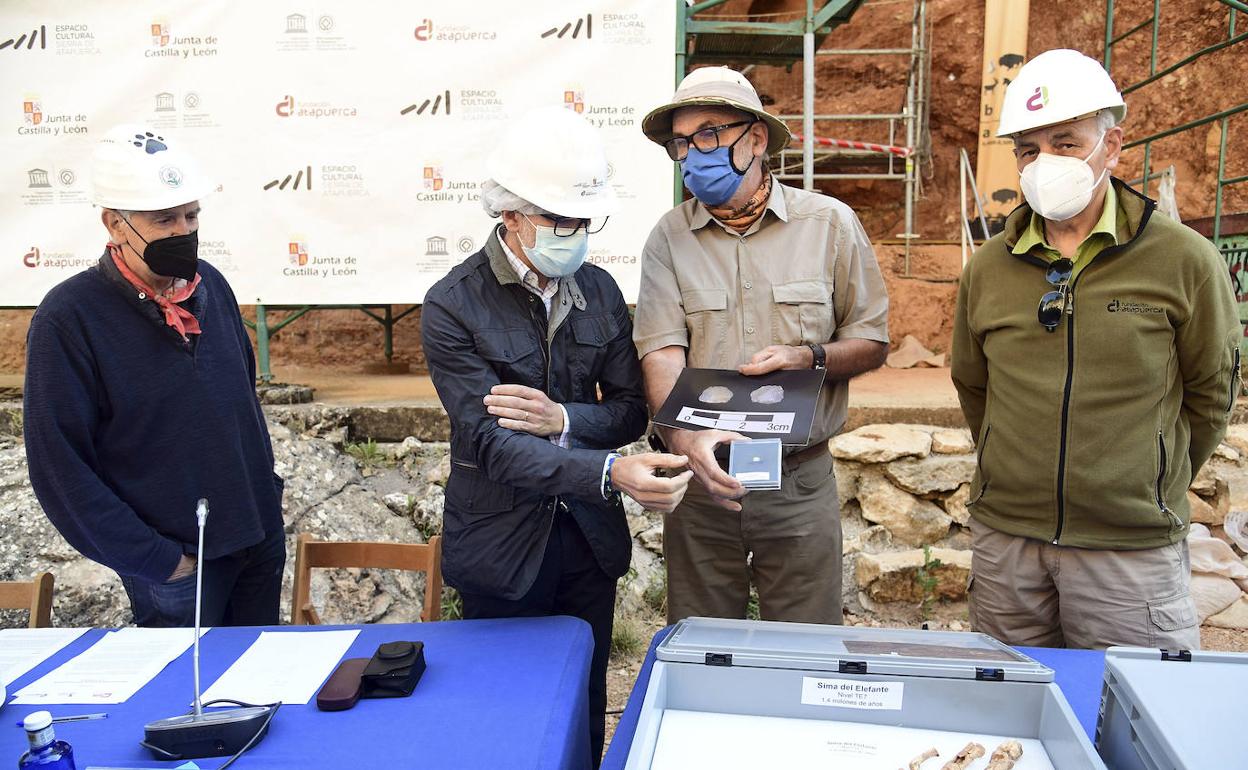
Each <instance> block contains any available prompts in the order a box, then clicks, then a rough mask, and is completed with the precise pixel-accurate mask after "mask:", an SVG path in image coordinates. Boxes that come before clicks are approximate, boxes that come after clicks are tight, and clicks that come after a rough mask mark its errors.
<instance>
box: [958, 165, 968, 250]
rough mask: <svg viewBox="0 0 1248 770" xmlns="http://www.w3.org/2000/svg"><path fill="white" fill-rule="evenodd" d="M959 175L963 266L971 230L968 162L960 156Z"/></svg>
mask: <svg viewBox="0 0 1248 770" xmlns="http://www.w3.org/2000/svg"><path fill="white" fill-rule="evenodd" d="M962 152H963V153H965V152H966V150H963V151H962ZM958 177H959V179H960V180H961V184H959V185H958V199H959V200H960V201H961V203H962V205H961V206H960V207H959V208H958V219H960V220H962V221H961V222H960V224H961V225H962V227H961V228H960V229H961V231H962V267H966V260H967V256H968V255H967V250H966V236H967V234H968V233H969V230H968V228H967V226H966V164H965V163H963V162H962V158H958Z"/></svg>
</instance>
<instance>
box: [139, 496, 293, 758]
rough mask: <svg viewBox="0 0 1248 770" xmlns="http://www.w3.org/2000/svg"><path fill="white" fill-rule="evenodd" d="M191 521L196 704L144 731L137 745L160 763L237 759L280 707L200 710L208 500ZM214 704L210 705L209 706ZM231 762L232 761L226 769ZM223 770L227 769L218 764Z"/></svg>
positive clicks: (241, 705)
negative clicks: (194, 525)
mask: <svg viewBox="0 0 1248 770" xmlns="http://www.w3.org/2000/svg"><path fill="white" fill-rule="evenodd" d="M195 519H196V521H197V522H198V524H199V550H198V552H197V554H196V559H195V641H194V652H193V653H192V660H193V664H194V669H195V701H194V705H193V706H192V710H191V713H190V714H183V715H181V716H176V717H168V718H166V719H157V720H156V721H154V722H148V723H147V724H146V725H144V726H143V740H142V741H140V742H139V745H141V746H143V747H145V748H147V749H149V750H150V751H151V752H152V753H153V754H155V755H156V756H157V758H159V759H188V758H197V757H223V756H225V755H227V754H234V755H235V756H237V755H239V754H242V753H243V752H244V751H246V750H247V749H250V748H251V747H252V746H254V745H256V744H257V743H259V742H260V741H261V740H262V739H263V738H264V736H265V735H267V734H268V730H269V723H270V722H272V721H273V716H274V715H275V714H276V713H277V709H278V708H279V707H280V706H281V705H282V704H280V703H273V704H269V705H264V706H253V705H249V704H245V703H239V702H238V701H222V702H226V703H233V704H235V705H236V706H239V708H229V709H221V710H220V711H209V712H207V713H205V712H204V710H203V704H202V703H201V697H200V688H199V624H200V612H201V610H202V607H203V589H204V560H203V553H204V527H205V526H206V525H207V523H208V501H207V500H205V499H203V498H200V500H199V502H198V503H196V505H195ZM217 702H218V701H212V702H210V703H209V704H208V705H209V706H211V705H213V703H217ZM230 762H233V760H230V761H229V762H227V763H226V765H228V764H230ZM222 767H225V765H222Z"/></svg>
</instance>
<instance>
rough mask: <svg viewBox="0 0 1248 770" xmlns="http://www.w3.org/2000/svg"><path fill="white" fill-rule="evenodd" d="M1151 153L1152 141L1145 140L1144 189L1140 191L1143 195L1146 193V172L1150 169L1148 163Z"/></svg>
mask: <svg viewBox="0 0 1248 770" xmlns="http://www.w3.org/2000/svg"><path fill="white" fill-rule="evenodd" d="M1152 155H1153V143H1152V142H1151V141H1150V142H1145V143H1144V189H1143V191H1142V192H1143V193H1144V194H1145V195H1148V172H1149V169H1150V165H1149V164H1150V162H1151V158H1152Z"/></svg>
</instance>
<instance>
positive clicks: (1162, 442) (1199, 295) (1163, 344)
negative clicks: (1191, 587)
mask: <svg viewBox="0 0 1248 770" xmlns="http://www.w3.org/2000/svg"><path fill="white" fill-rule="evenodd" d="M1113 184H1114V185H1115V189H1116V190H1117V192H1118V220H1117V221H1118V245H1117V246H1110V247H1109V248H1106V249H1105V250H1104V251H1102V252H1101V253H1100V254H1098V255H1096V256H1095V257H1094V258H1093V259H1092V260H1091V262H1089V263H1088V265H1087V266H1086V267H1085V268H1084V269H1083V270H1082V271H1081V272H1080V273H1079V274H1078V275H1077V276H1076V278H1075V280H1074V283H1073V284H1072V286H1071V299H1070V307H1073V312H1071V311H1070V310H1069V308H1068V312H1067V313H1066V314H1065V315H1064V316H1063V317H1062V320H1061V323H1060V324H1059V325H1058V327H1057V329H1056V331H1054V332H1052V333H1050V332H1047V331H1045V329H1044V327H1043V326H1041V325H1040V323H1039V321H1038V320H1037V318H1036V309H1037V306H1038V305H1039V301H1040V297H1041V295H1043V294H1044V293H1045V292H1046V291H1049V290H1050V289H1052V288H1053V287H1052V286H1050V285H1049V283H1048V281H1047V280H1046V278H1045V267H1046V266H1047V264H1048V262H1047V260H1045V259H1043V258H1041V257H1039V256H1036V255H1035V254H1033V253H1027V254H1021V255H1015V254H1011V253H1010V249H1011V248H1012V247H1013V245H1014V244H1015V243H1016V242H1017V240H1018V237H1019V235H1020V234H1021V233H1022V232H1023V231H1024V230H1025V229H1026V227H1027V223H1028V221H1029V220H1030V218H1031V213H1032V212H1031V208H1030V207H1029V206H1027V205H1026V204H1023V205H1021V206H1019V207H1018V208H1016V209H1015V210H1014V211H1013V212H1012V213H1011V214H1010V216H1009V217H1008V218H1007V219H1006V223H1005V229H1004V230H1003V232H1002V233H1001V234H999V235H997V236H996V237H994V238H992V239H991V240H989V241H988V242H987V243H985V244H984V245H983V246H982V247H981V248H980V249H978V250H977V251H976V252H975V254H974V255H973V256H972V258H971V260H970V262H969V263H968V264H967V266H966V269H965V270H964V271H963V273H962V279H961V283H960V286H959V289H958V306H957V315H956V318H955V321H954V332H953V356H952V367H953V371H952V373H953V382H954V385H955V386H956V387H957V390H958V398H959V400H960V401H961V404H962V413H963V414H964V415H965V416H966V421H967V424H969V425H970V428H971V431H972V433H973V435H974V436H975V437H976V448H977V453H978V463H979V467H978V471H977V472H976V474H975V479H974V481H973V482H972V484H971V490H970V492H971V503H970V511H971V515H972V516H974V517H975V518H976V519H977V520H978V521H980V522H982V523H983V524H986V525H988V526H990V527H992V528H993V529H996V530H999V531H1001V532H1005V533H1007V534H1011V535H1018V536H1022V537H1031V538H1036V539H1039V540H1045V541H1049V542H1053V543H1058V544H1060V545H1069V546H1078V547H1082V548H1099V549H1112V550H1130V549H1142V548H1155V547H1159V546H1163V545H1166V544H1169V543H1173V542H1176V541H1178V540H1180V539H1181V538H1183V537H1185V536H1186V535H1187V529H1188V523H1189V517H1190V511H1189V509H1188V504H1187V488H1188V485H1189V484H1190V483H1191V480H1192V477H1193V475H1194V474H1195V473H1196V471H1197V470H1199V469H1200V466H1201V465H1203V464H1204V463H1205V461H1206V460H1208V459H1209V456H1210V455H1211V454H1213V450H1214V449H1216V448H1217V445H1218V442H1219V441H1220V440H1221V439H1222V435H1223V433H1224V432H1225V430H1226V424H1227V420H1228V418H1229V416H1230V412H1231V409H1232V407H1233V406H1234V403H1235V395H1236V393H1237V391H1238V387H1239V346H1238V345H1239V339H1240V336H1241V334H1242V332H1241V327H1240V323H1239V316H1238V312H1237V308H1236V304H1235V297H1234V295H1233V293H1232V290H1231V281H1230V275H1229V273H1228V271H1227V266H1226V263H1225V261H1224V260H1223V259H1222V257H1221V255H1220V254H1219V253H1218V251H1217V249H1215V248H1214V247H1213V245H1212V244H1210V243H1209V241H1207V240H1205V239H1204V238H1202V237H1201V236H1200V235H1198V234H1197V233H1196V232H1194V231H1193V230H1191V229H1189V228H1187V227H1185V226H1184V225H1182V224H1180V223H1179V222H1176V221H1174V220H1172V219H1170V218H1169V217H1166V216H1165V215H1163V214H1159V213H1156V212H1155V211H1154V204H1153V201H1151V200H1149V199H1148V198H1145V197H1144V196H1142V195H1140V194H1139V193H1138V192H1136V191H1135V190H1133V189H1131V188H1130V187H1128V186H1126V185H1125V184H1123V183H1122V182H1121V181H1120V180H1117V179H1114V180H1113Z"/></svg>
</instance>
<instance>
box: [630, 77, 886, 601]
mask: <svg viewBox="0 0 1248 770" xmlns="http://www.w3.org/2000/svg"><path fill="white" fill-rule="evenodd" d="M642 130H643V131H644V132H645V134H646V136H647V137H649V138H650V139H651V140H652V141H654V142H655V143H657V144H660V145H663V146H664V148H665V149H666V150H667V153H668V156H669V157H670V158H671V159H672V160H674V161H677V162H679V163H680V168H681V175H682V177H683V179H684V183H685V187H686V188H687V189H688V190H689V192H690V193H692V194H693V196H694V197H693V199H692V200H688V201H685V202H684V203H682V204H681V205H679V206H677V207H676V208H674V209H672V210H671V211H669V212H668V213H667V214H665V215H664V216H663V218H662V219H660V220H659V223H658V224H657V225H656V226H655V228H654V230H653V231H652V232H651V233H650V237H649V239H648V240H647V241H646V245H645V249H644V251H643V253H642V267H641V270H642V273H641V290H640V294H639V298H638V301H637V315H636V329H635V332H634V340H635V341H636V343H637V350H638V353H639V354H640V355H641V357H642V371H643V374H644V376H645V383H646V397H647V400H648V402H649V406H650V408H651V409H652V410H656V411H657V410H658V408H659V407H660V406H661V405H662V404H663V402H664V401H665V400H666V399H667V396H668V394H669V393H670V392H671V390H672V387H673V385H674V384H675V382H676V379H677V378H678V377H679V375H680V372H681V370H682V369H684V367H686V366H691V367H699V368H712V369H737V370H738V371H740V372H742V373H743V374H747V375H761V374H766V373H768V372H773V371H777V370H780V369H812V368H814V369H819V368H822V369H826V370H827V379H826V382H825V385H824V388H823V392H822V393H821V394H820V398H819V404H818V407H817V410H816V414H815V419H814V427H813V430H812V432H811V436H810V444H809V446H808V447H807V448H805V449H800V450H797V451H792V452H789V453H788V454H786V456H785V457H784V461H783V471H782V488H781V489H780V490H778V491H753V492H750V493H749V494H748V495H746V494H745V489H744V488H743V487H742V486H741V484H740V483H739V482H737V480H736V479H734V478H733V477H731V476H729V475H728V474H727V473H726V472H725V470H724V468H723V467H722V466H721V465H720V461H719V460H717V459H716V456H715V449H716V447H717V446H718V445H720V444H723V443H726V442H730V441H733V440H735V439H739V438H741V436H739V435H738V434H735V433H728V432H725V431H717V430H704V431H687V430H673V429H666V428H664V429H660V437H661V440H662V441H663V442H665V443H666V445H667V446H668V447H670V448H671V451H673V452H675V453H677V454H681V455H686V456H688V457H689V462H690V467H691V468H692V469H693V472H694V478H695V480H696V483H694V484H691V485H690V488H689V494H688V495H687V496H686V498H685V500H684V502H683V503H682V505H680V506H679V507H678V508H676V510H675V511H673V512H672V513H670V514H668V515H667V516H666V517H665V519H664V530H663V548H664V555H665V556H666V563H667V574H668V620H669V621H671V622H675V621H676V620H679V619H680V618H683V617H688V616H692V615H706V616H714V617H744V616H745V612H746V606H747V604H748V602H749V596H750V585H751V583H752V584H753V585H754V586H755V587H756V588H757V590H758V599H759V611H760V614H761V615H762V617H763V618H764V619H768V620H789V621H804V622H814V623H840V622H841V617H842V616H841V521H840V512H839V509H838V501H837V494H836V479H835V478H834V477H833V473H832V457H831V455H830V454H829V453H828V446H827V442H828V439H830V438H832V436H834V435H835V434H836V433H837V432H839V431H840V430H841V428H842V427H843V426H844V425H845V419H846V412H847V400H848V380H849V378H850V377H853V376H854V375H856V374H860V373H862V372H865V371H868V370H871V369H875V368H877V367H879V366H880V365H881V364H883V362H884V357H885V355H886V354H887V352H888V296H887V294H886V293H885V289H884V282H883V280H882V278H881V277H880V271H879V267H878V265H877V264H876V261H875V254H874V253H873V251H872V249H871V244H870V242H869V241H868V239H867V236H866V234H865V233H864V232H863V229H862V226H861V225H860V224H859V222H858V218H857V216H855V215H854V212H853V211H851V210H850V208H849V207H848V206H846V205H845V204H844V203H842V202H840V201H838V200H836V199H835V198H830V197H828V196H825V195H820V194H818V193H813V192H806V191H804V190H799V189H796V188H793V187H789V186H787V185H784V184H781V183H780V181H779V180H778V179H776V178H775V177H774V176H773V175H772V174H771V172H770V170H769V169H768V166H767V160H768V157H769V156H770V155H773V154H775V153H777V152H779V151H780V150H782V149H784V147H785V146H786V145H787V144H788V143H789V139H790V136H789V131H788V129H787V128H786V127H785V125H784V123H782V122H781V121H780V120H778V119H777V118H775V117H774V116H772V115H770V114H769V113H767V112H766V111H765V110H763V106H762V103H761V102H760V100H759V98H758V94H757V93H756V92H755V90H754V87H753V86H752V85H750V82H749V81H748V80H746V79H745V77H744V76H743V75H741V74H740V73H738V72H735V71H733V70H731V69H728V68H727V67H706V68H703V69H699V70H695V71H694V72H692V73H691V74H689V75H688V76H687V77H686V78H685V79H684V80H683V81H682V82H681V84H680V86H679V87H678V88H677V89H676V94H675V96H674V97H673V98H672V100H671V102H669V103H668V104H665V105H663V106H662V107H659V108H657V109H655V110H653V111H652V112H650V114H649V115H647V116H646V117H645V119H644V120H643V122H642Z"/></svg>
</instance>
